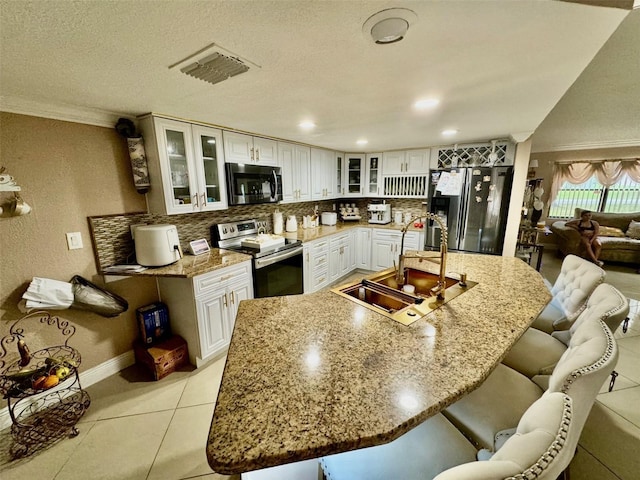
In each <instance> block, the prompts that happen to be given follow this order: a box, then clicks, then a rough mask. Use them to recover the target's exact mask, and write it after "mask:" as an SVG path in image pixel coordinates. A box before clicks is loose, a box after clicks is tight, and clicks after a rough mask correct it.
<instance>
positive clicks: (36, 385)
mask: <svg viewBox="0 0 640 480" xmlns="http://www.w3.org/2000/svg"><path fill="white" fill-rule="evenodd" d="M46 379H47V375H40V376H39V377H36V378H35V379H34V380H33V382H31V386H32V387H33V389H34V390H42V389H44V382H45V380H46Z"/></svg>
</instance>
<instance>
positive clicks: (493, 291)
mask: <svg viewBox="0 0 640 480" xmlns="http://www.w3.org/2000/svg"><path fill="white" fill-rule="evenodd" d="M447 260H448V264H447V265H448V269H447V271H448V272H450V273H453V272H466V273H467V274H468V279H469V280H473V281H476V282H478V285H476V286H475V287H474V288H471V289H469V290H468V291H467V292H466V293H464V294H463V295H461V296H459V297H457V298H454V299H452V300H451V301H449V302H448V303H446V304H445V305H443V306H441V307H440V308H438V309H436V310H434V311H433V312H431V313H429V314H428V315H426V316H425V317H423V318H422V319H420V320H418V321H417V322H415V323H413V324H412V325H410V326H403V325H401V324H400V323H397V322H394V321H393V320H390V319H388V318H387V317H385V316H382V315H380V314H378V313H376V312H373V311H371V310H369V309H367V308H364V307H362V306H360V305H358V304H356V303H354V302H351V301H349V300H348V299H345V298H342V297H340V296H338V295H337V294H334V293H332V292H330V291H324V292H318V293H314V294H308V295H293V296H286V297H272V298H263V299H255V300H245V301H242V302H241V303H240V306H239V310H238V315H237V318H236V323H235V329H234V332H233V337H232V340H231V345H230V348H229V352H228V356H227V362H226V365H225V370H224V375H223V379H222V384H221V386H220V391H219V394H218V399H217V402H216V407H215V411H214V415H213V420H212V423H211V428H210V433H209V439H208V443H207V458H208V461H209V465H210V466H211V468H212V469H213V470H214V471H215V472H218V473H222V474H234V473H241V472H246V471H250V470H254V469H260V468H265V467H269V466H275V465H279V464H284V463H289V462H296V461H301V460H305V459H310V458H318V457H321V456H324V455H329V454H334V453H339V452H342V451H347V450H353V449H357V448H362V447H368V446H373V445H378V444H382V443H386V442H389V441H391V440H393V439H395V438H397V437H399V436H400V435H402V434H403V433H405V432H407V431H408V430H410V429H411V428H413V427H415V426H417V425H418V424H420V423H421V422H423V421H424V420H426V419H427V418H429V417H431V416H432V415H434V414H436V413H437V412H439V411H441V410H442V409H444V408H445V407H447V406H448V405H450V404H451V403H453V402H455V401H456V400H458V399H459V398H461V397H462V396H464V395H465V394H467V393H469V392H470V391H472V390H473V389H475V388H476V387H477V386H478V385H480V384H481V383H482V382H483V381H484V379H485V378H486V377H487V375H489V373H490V372H491V371H492V370H493V369H494V368H495V366H496V365H497V364H498V363H499V362H500V361H501V360H502V358H503V357H504V355H505V354H506V352H507V351H508V350H509V349H510V348H511V346H512V345H513V344H514V343H515V342H516V341H517V339H518V338H519V337H520V336H521V335H522V334H523V333H524V331H525V330H526V329H527V328H528V326H529V325H530V323H531V322H532V321H533V319H534V318H535V317H536V316H537V315H538V314H539V312H540V311H541V310H542V308H544V306H545V305H546V303H547V302H548V301H549V300H550V299H551V295H550V293H549V291H548V290H547V288H546V287H545V285H544V283H543V280H542V277H541V276H540V274H539V273H538V272H536V271H535V270H534V269H533V268H531V267H530V266H529V265H527V264H526V263H525V262H523V261H522V260H520V259H517V258H513V257H499V256H488V255H469V254H456V253H451V254H449V256H448V259H447ZM425 265H426V262H423V263H422V264H421V263H419V262H418V261H417V260H407V266H411V267H414V268H423V267H424V266H425ZM429 268H432V267H428V268H426V269H429ZM433 268H437V265H433Z"/></svg>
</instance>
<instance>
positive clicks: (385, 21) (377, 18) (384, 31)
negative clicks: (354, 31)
mask: <svg viewBox="0 0 640 480" xmlns="http://www.w3.org/2000/svg"><path fill="white" fill-rule="evenodd" d="M417 20H418V16H417V15H416V14H415V12H413V11H412V10H409V9H408V8H388V9H386V10H382V11H380V12H378V13H375V14H373V15H371V16H370V17H369V18H368V19H367V21H366V22H364V25H363V26H362V33H363V34H364V35H365V37H367V38H371V39H373V41H374V42H375V43H376V44H378V45H386V44H389V43H395V42H399V41H400V40H402V39H403V38H404V37H405V35H406V34H407V31H408V30H409V27H410V26H411V25H412V24H413V23H415V22H416V21H417Z"/></svg>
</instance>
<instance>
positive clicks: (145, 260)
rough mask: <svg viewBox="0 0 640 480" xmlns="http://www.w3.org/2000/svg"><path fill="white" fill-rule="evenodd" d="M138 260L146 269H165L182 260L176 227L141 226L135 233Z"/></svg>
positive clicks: (134, 239)
mask: <svg viewBox="0 0 640 480" xmlns="http://www.w3.org/2000/svg"><path fill="white" fill-rule="evenodd" d="M133 241H134V243H135V245H136V260H137V261H138V263H139V264H140V265H143V266H145V267H163V266H165V265H170V264H172V263H174V262H177V261H178V260H180V259H181V258H182V249H181V248H180V239H179V238H178V229H177V228H176V227H175V225H141V226H139V227H136V228H135V229H134V231H133Z"/></svg>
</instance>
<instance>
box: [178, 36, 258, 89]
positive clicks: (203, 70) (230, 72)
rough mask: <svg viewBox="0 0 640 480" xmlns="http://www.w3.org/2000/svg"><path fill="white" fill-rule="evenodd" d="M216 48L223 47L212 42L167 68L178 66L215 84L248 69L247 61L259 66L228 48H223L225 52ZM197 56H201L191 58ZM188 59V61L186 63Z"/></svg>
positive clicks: (187, 73)
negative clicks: (196, 58) (195, 58)
mask: <svg viewBox="0 0 640 480" xmlns="http://www.w3.org/2000/svg"><path fill="white" fill-rule="evenodd" d="M214 47H215V50H216V51H213V52H212V51H211V49H212V48H214ZM218 50H225V49H224V48H222V47H221V46H220V45H216V44H215V43H212V44H211V45H207V46H206V47H205V48H203V49H201V50H198V51H197V52H196V53H194V54H192V55H189V56H188V57H187V58H184V59H183V60H180V61H179V62H178V63H174V64H173V65H171V66H170V67H169V69H172V68H175V67H178V66H180V71H181V72H182V73H184V74H186V75H189V76H190V77H193V78H197V79H199V80H203V81H205V82H208V83H211V84H216V83H219V82H222V81H223V80H227V79H228V78H231V77H235V76H236V75H240V74H241V73H245V72H247V71H249V65H248V64H249V63H250V64H252V65H254V66H256V67H258V68H260V65H257V64H255V63H253V62H251V61H249V60H246V59H241V58H240V57H239V56H238V55H235V54H234V53H232V52H229V51H228V50H225V52H226V54H224V53H221V52H220V51H218ZM197 56H201V58H200V59H198V60H196V61H192V60H193V58H194V57H197ZM189 61H190V63H187V62H189Z"/></svg>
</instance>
